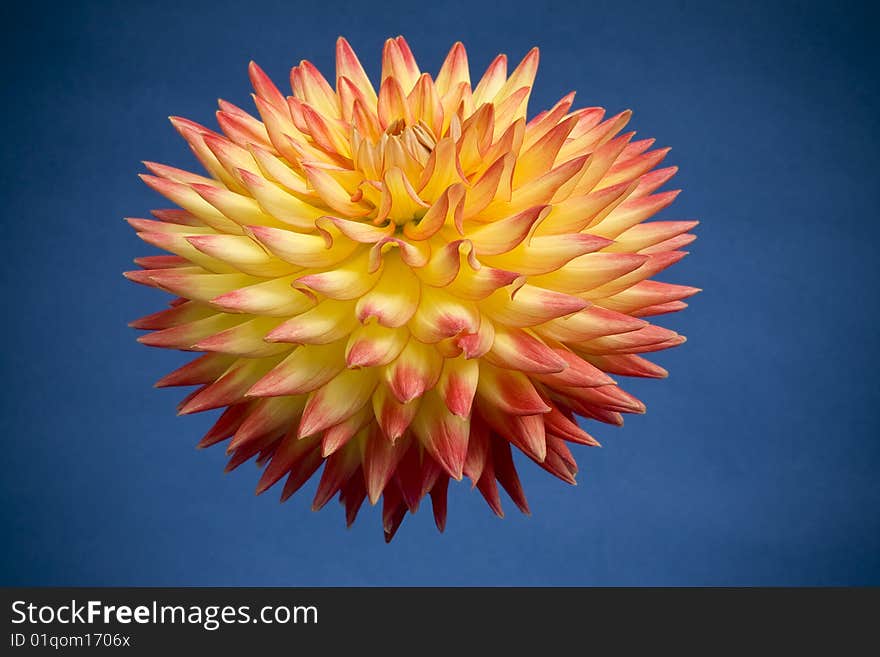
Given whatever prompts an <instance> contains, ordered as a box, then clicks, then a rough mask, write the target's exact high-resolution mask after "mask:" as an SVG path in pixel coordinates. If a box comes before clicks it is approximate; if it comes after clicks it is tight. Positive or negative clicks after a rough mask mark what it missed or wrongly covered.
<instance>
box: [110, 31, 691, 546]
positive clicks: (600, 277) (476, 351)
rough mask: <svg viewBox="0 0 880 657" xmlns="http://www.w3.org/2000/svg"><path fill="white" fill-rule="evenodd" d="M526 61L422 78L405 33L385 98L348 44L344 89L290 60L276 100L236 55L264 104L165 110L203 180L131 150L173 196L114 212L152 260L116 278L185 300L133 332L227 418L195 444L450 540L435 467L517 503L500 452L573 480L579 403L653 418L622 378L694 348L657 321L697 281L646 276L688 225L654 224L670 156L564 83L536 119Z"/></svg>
mask: <svg viewBox="0 0 880 657" xmlns="http://www.w3.org/2000/svg"><path fill="white" fill-rule="evenodd" d="M537 67H538V51H537V49H535V50H533V51H531V52H530V53H528V54H527V55H526V57H525V58H524V59H523V60H522V62H520V63H519V65H518V66H516V68H515V69H514V70H513V71H512V72H511V73H510V74H508V70H507V60H506V57H505V56H504V55H499V56H498V57H497V58H496V59H495V60H494V61H493V62H492V63H491V64H490V66H489V68H488V70H487V71H486V72H485V74H484V75H483V76H482V78H481V79H480V80H479V81H478V82H477V83H476V85H473V84H472V83H471V78H470V72H469V67H468V62H467V56H466V53H465V49H464V47H463V46H462V45H461V44H460V43H457V44H455V45H454V46H453V47H452V49H451V51H450V52H449V55H448V56H447V58H446V60H445V62H444V63H443V66H442V68H441V69H440V71H439V73H438V74H437V76H436V77H432V76H431V75H429V74H427V73H423V72H421V70H420V69H419V67H418V65H417V63H416V61H415V59H414V57H413V55H412V52H411V51H410V48H409V46H408V45H407V43H406V41H405V40H404V39H403V38H402V37H398V38H396V39H389V40H388V41H387V42H386V44H385V48H384V52H383V56H382V72H381V80H380V83H379V85H378V88H377V87H375V86H374V85H373V83H372V82H371V81H370V79H369V77H368V76H367V74H366V73H365V71H364V69H363V67H362V66H361V63H360V62H359V60H358V58H357V57H356V56H355V53H354V51H353V50H352V49H351V47H350V46H349V44H348V42H347V41H346V40H345V39H342V38H340V39H339V41H338V42H337V47H336V77H335V81H334V82H335V84H331V83H330V82H328V81H327V80H326V79H325V78H324V77H323V76H322V75H321V73H320V72H319V71H318V70H317V69H316V68H315V67H314V66H313V65H312V64H310V63H309V62H307V61H303V62H302V63H300V64H299V65H298V66H295V67H294V68H293V70H292V71H291V73H290V86H291V94H290V95H285V94H284V93H282V92H281V91H280V90H279V89H278V87H277V86H276V85H275V84H274V83H273V82H272V81H271V80H270V79H269V78H268V77H267V76H266V75H265V74H264V73H263V71H262V70H261V69H260V68H259V67H258V66H257V65H256V64H253V63H251V65H250V69H249V72H250V78H251V82H252V84H253V87H254V95H253V100H254V103H255V105H256V112H257V113H256V115H254V114H251V113H248V112H246V111H244V110H242V109H240V108H239V107H236V106H234V105H232V104H230V103H227V102H225V101H222V100H221V101H220V109H219V111H218V112H217V121H218V124H219V128H220V130H219V131H214V130H211V129H209V128H206V127H204V126H202V125H199V124H197V123H194V122H192V121H188V120H186V119H182V118H177V117H173V118H172V119H171V120H172V123H173V124H174V126H175V127H176V128H177V130H178V131H179V132H180V134H181V136H182V137H183V138H184V139H185V140H186V142H187V143H188V144H189V146H190V148H191V149H192V151H193V152H194V153H195V155H196V157H197V158H198V160H199V161H200V163H201V164H202V165H203V167H204V169H205V173H204V174H196V173H190V172H188V171H183V170H181V169H177V168H174V167H170V166H166V165H161V164H156V163H153V162H147V163H145V164H146V167H147V169H149V171H150V173H149V174H148V175H143V176H142V178H143V180H144V181H145V182H146V183H147V185H149V186H150V187H151V188H153V189H154V190H155V191H157V192H158V193H159V194H161V195H162V196H164V197H165V198H167V199H168V200H169V201H171V203H172V204H173V205H174V206H175V207H174V208H173V209H163V210H155V211H153V213H152V214H153V218H152V219H129V220H128V221H129V223H130V224H131V226H132V227H133V228H134V229H135V230H136V231H137V234H138V236H139V237H141V238H142V239H143V240H144V241H146V242H147V243H149V244H152V245H154V246H156V247H158V248H159V249H162V250H163V251H165V252H166V253H167V254H166V255H154V256H148V257H144V258H139V259H137V260H136V263H137V264H138V265H139V266H140V269H139V270H136V271H132V272H127V273H126V275H127V276H128V277H129V278H130V279H132V280H134V281H136V282H138V283H142V284H144V285H148V286H152V287H155V288H159V289H162V290H164V291H166V292H169V293H171V294H172V295H174V299H173V301H172V302H171V304H170V307H169V308H168V309H166V310H162V311H160V312H158V313H155V314H152V315H148V316H146V317H143V318H141V319H139V320H137V321H135V322H133V323H132V326H134V327H135V328H138V329H144V330H147V331H149V333H146V334H144V335H143V336H141V337H140V341H141V342H143V343H144V344H147V345H150V346H155V347H164V348H170V349H180V350H185V351H193V352H200V353H201V354H202V355H200V356H199V357H197V358H196V359H195V360H193V361H192V362H190V363H188V364H187V365H184V366H183V367H181V368H180V369H178V370H176V371H175V372H172V373H171V374H169V375H167V376H166V377H164V378H163V379H162V380H161V381H159V383H158V385H160V386H196V388H195V390H194V391H193V392H192V393H191V394H189V396H187V397H186V398H185V399H184V400H183V402H182V403H181V404H180V407H179V410H180V412H181V413H184V414H186V413H195V412H200V411H207V410H211V409H223V411H222V414H221V415H220V416H219V418H218V419H217V421H216V423H215V424H214V426H213V427H212V428H211V429H210V430H209V431H208V433H207V435H205V437H204V438H203V439H202V441H201V442H200V443H199V444H200V446H208V445H213V444H215V443H219V442H222V441H228V446H227V451H228V453H229V455H230V461H229V466H228V468H229V469H232V468H235V467H237V466H238V465H240V464H241V463H243V462H245V461H247V460H249V459H251V458H256V460H257V462H258V463H259V464H260V465H262V466H264V469H263V474H262V477H261V478H260V481H259V484H258V487H257V491H258V492H262V491H264V490H266V489H268V488H270V487H271V486H273V485H274V484H276V483H278V482H279V481H281V480H282V479H285V482H284V484H283V492H282V498H283V499H286V498H288V497H289V496H291V495H293V494H294V493H295V492H296V491H297V490H298V489H299V488H301V487H302V486H303V485H304V484H305V483H306V482H307V481H308V480H309V479H310V478H311V477H312V476H313V475H315V474H316V473H317V472H318V471H319V470H320V471H321V473H320V481H319V483H318V485H317V492H316V494H315V498H314V502H313V506H314V508H316V509H317V508H320V507H322V506H324V505H325V504H326V503H327V502H328V501H329V500H331V499H332V498H333V497H337V496H338V498H339V499H340V501H341V502H342V504H343V506H344V508H345V514H346V518H347V521H348V522H349V524H350V523H351V522H353V521H354V518H355V516H356V515H357V513H358V510H359V509H360V507H361V506H362V504H363V502H364V501H365V500H367V499H368V500H369V501H370V502H371V503H374V504H375V503H377V502H379V501H380V500H381V502H382V522H383V528H384V531H385V536H386V539H388V540H390V539H391V537H392V536H393V535H394V533H395V532H396V531H397V529H398V527H399V526H400V524H401V522H402V521H403V519H404V517H405V516H406V514H407V513H411V512H415V511H416V509H417V508H418V506H419V504H420V502H421V500H422V499H423V498H424V497H425V496H426V495H429V496H430V497H431V501H432V505H433V510H434V517H435V519H436V522H437V526H438V527H439V528H440V529H441V530H442V529H443V527H444V525H445V522H446V491H447V486H448V482H449V479H450V478H451V479H456V480H460V479H462V478H463V477H464V476H466V477H468V478H469V479H470V480H471V481H472V482H473V484H474V486H475V487H476V488H477V489H478V490H479V491H480V493H481V494H482V496H483V497H484V498H485V500H486V502H487V503H488V504H489V506H490V507H491V508H492V510H493V511H495V513H497V514H498V515H502V507H501V498H500V494H499V488H498V487H499V485H500V486H501V487H502V488H503V489H504V490H505V491H506V492H507V494H508V495H509V496H510V498H511V499H512V500H513V502H514V504H516V506H517V507H519V508H520V509H521V510H522V511H524V512H528V505H527V502H526V498H525V495H524V493H523V490H522V487H521V485H520V481H519V478H518V476H517V472H516V469H515V467H514V461H513V454H512V450H513V449H514V448H515V449H516V450H519V451H520V452H522V453H523V454H525V455H526V456H527V457H529V458H530V459H532V460H533V461H534V462H535V463H537V464H538V465H539V466H540V467H542V468H544V469H545V470H547V471H548V472H550V473H551V474H553V475H555V476H557V477H559V478H560V479H562V480H563V481H566V482H569V483H574V480H575V474H576V472H577V466H576V464H575V460H574V458H573V457H572V454H571V452H570V451H569V445H570V444H572V443H574V444H579V445H597V444H598V443H597V442H596V441H595V440H594V439H593V437H592V436H590V435H589V434H588V433H587V432H586V431H584V429H583V428H581V426H580V425H579V424H578V422H577V420H576V416H581V417H582V418H589V419H593V420H598V421H600V422H606V423H610V424H616V425H620V424H622V423H623V419H622V414H623V413H642V412H644V410H645V407H644V405H643V404H642V402H640V401H639V400H638V399H636V398H634V397H633V396H632V395H630V394H628V393H626V392H624V391H623V390H622V389H621V388H620V387H618V385H617V383H616V381H615V379H614V378H612V377H614V376H641V377H654V378H661V377H664V376H665V375H666V372H665V371H664V370H663V369H662V368H661V367H659V366H657V365H655V364H653V363H651V362H650V361H648V360H647V359H645V358H644V357H643V356H642V355H641V354H644V353H647V352H653V351H657V350H660V349H666V348H668V347H673V346H676V345H678V344H680V343H682V342H683V341H684V337H683V336H680V335H678V334H676V333H675V332H673V331H670V330H668V329H665V328H662V327H660V326H657V325H654V324H651V323H649V321H648V319H647V318H649V317H652V316H655V315H660V314H663V313H668V312H673V311H677V310H680V309H682V308H684V307H685V306H686V304H685V303H684V301H683V300H684V299H685V298H687V297H689V296H691V295H692V294H694V293H695V292H697V291H698V290H697V289H696V288H692V287H686V286H681V285H672V284H668V283H661V282H657V281H654V280H651V279H652V277H653V276H654V275H655V274H657V273H658V272H660V271H661V270H663V269H665V268H666V267H668V266H670V265H672V264H673V263H675V262H677V261H678V260H680V259H681V258H682V257H683V256H684V255H685V252H684V251H682V250H681V249H682V248H683V247H685V246H686V245H687V244H688V243H690V242H691V241H692V240H693V239H694V236H693V235H692V234H691V233H690V232H689V231H690V230H691V229H692V228H693V227H694V226H695V225H696V222H695V221H650V222H647V221H646V220H647V219H649V218H651V217H652V216H653V215H654V214H655V213H657V212H658V211H660V210H661V209H663V208H665V207H666V206H668V205H669V204H670V203H671V202H672V201H673V199H674V198H675V196H676V194H677V192H676V191H662V192H658V191H657V190H658V189H659V188H660V187H661V186H662V185H664V183H666V182H667V181H668V180H669V179H670V178H671V177H672V176H673V174H674V173H675V168H674V167H669V168H657V167H658V166H659V165H660V163H661V161H662V160H663V158H664V156H665V155H666V153H667V150H668V149H654V148H653V140H650V139H644V140H634V139H633V135H634V133H632V132H624V129H625V126H626V125H627V122H628V120H629V118H630V112H628V111H627V112H622V113H620V114H616V115H614V116H611V117H606V116H605V111H604V110H603V109H601V108H599V107H587V108H583V109H573V107H572V105H573V101H574V94H573V93H572V94H569V95H567V96H565V97H564V98H562V99H561V100H560V101H559V102H558V103H556V104H555V105H554V106H553V107H551V108H550V109H548V110H546V111H543V112H540V113H538V114H536V115H535V116H534V117H533V118H531V119H530V120H529V119H527V105H528V101H529V95H530V93H531V89H532V84H533V82H534V79H535V74H536V71H537Z"/></svg>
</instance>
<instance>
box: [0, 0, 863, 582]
mask: <svg viewBox="0 0 880 657" xmlns="http://www.w3.org/2000/svg"><path fill="white" fill-rule="evenodd" d="M26 4H27V3H15V4H14V6H13V5H12V3H7V6H6V8H5V9H4V10H3V11H4V16H3V25H4V35H3V39H2V48H3V50H4V52H3V57H2V62H3V64H2V66H3V69H4V70H3V80H4V87H3V96H4V97H3V104H2V112H3V114H4V120H3V140H4V142H5V143H4V146H3V150H2V155H0V168H2V189H3V191H2V195H3V202H2V208H3V218H2V229H3V230H2V244H3V258H2V263H0V267H2V281H3V308H4V321H3V322H2V326H0V332H2V344H3V348H2V373H3V387H2V395H0V404H2V414H0V418H2V427H3V437H2V441H3V456H2V459H0V476H2V480H0V499H2V504H0V527H2V529H0V534H2V539H0V541H2V554H0V559H2V563H0V583H2V584H7V585H10V584H20V585H32V584H56V585H60V584H77V585H89V584H92V585H110V584H115V585H346V584H348V585H379V584H387V585H424V584H435V585H446V584H454V585H471V584H475V585H508V584H519V585H539V584H544V585H568V584H577V585H596V584H603V585H640V584H646V585H682V584H687V585H707V584H733V585H752V584H880V514H878V509H880V484H878V482H880V479H878V466H880V441H878V438H880V435H878V434H880V432H878V404H880V394H878V378H877V370H878V365H880V362H878V342H877V321H878V310H880V309H878V297H880V295H878V285H877V283H878V273H880V272H878V269H880V266H878V258H877V245H878V244H880V230H878V223H880V222H878V216H877V208H878V202H880V198H878V197H880V194H878V177H877V161H878V160H877V157H878V156H877V146H878V140H877V138H878V100H880V94H878V82H877V73H878V67H877V63H878V62H877V50H876V43H872V40H874V39H875V35H874V33H873V27H872V26H873V25H875V24H876V16H871V15H868V13H867V12H868V10H867V9H865V8H864V7H862V6H860V5H862V4H867V3H858V4H857V3H834V6H831V3H803V2H801V3H796V4H795V3H784V2H778V3H764V2H760V3H759V2H754V3H743V2H712V3H688V2H674V3H673V2H666V3H655V2H642V3H632V2H620V1H614V2H606V1H593V2H583V3H582V2H547V3H536V2H517V1H514V2H505V3H502V4H501V5H499V4H498V3H495V2H483V1H476V0H470V1H468V2H451V1H443V0H435V1H434V2H428V3H413V2H409V1H407V2H394V1H392V2H389V1H386V2H382V3H375V4H373V5H371V4H369V3H364V2H352V3H343V2H337V1H332V0H327V1H322V2H316V3H312V2H301V3H296V2H291V1H290V0H287V1H284V2H260V1H258V0H255V1H251V2H228V1H225V0H216V1H214V2H210V3H205V4H200V3H194V2H182V1H180V0H178V1H176V2H142V3H133V2H91V3H82V2H80V3H69V6H67V7H65V6H64V4H62V3H53V4H52V5H51V6H41V5H39V4H33V5H30V6H28V7H26V6H25V5H26ZM499 7H503V8H499ZM398 33H403V34H405V35H406V36H407V37H408V39H409V41H410V43H411V44H412V46H413V49H414V50H415V52H416V56H417V57H418V58H419V59H420V61H421V63H422V65H423V68H424V69H425V70H430V71H436V70H437V68H438V67H439V65H440V63H441V61H442V59H443V57H444V56H445V54H446V52H447V50H448V48H449V46H450V45H451V44H452V42H453V41H455V40H457V39H461V40H462V41H464V42H465V44H466V45H467V47H468V52H469V56H470V61H471V68H472V71H473V72H474V73H475V74H476V73H479V72H481V71H482V70H483V69H484V68H485V66H486V65H487V64H488V63H489V61H490V60H491V58H492V57H493V56H494V54H495V53H497V52H506V53H508V54H509V55H510V56H511V58H514V59H516V60H518V59H519V58H520V57H521V56H522V55H523V54H525V53H526V51H527V50H528V49H529V48H530V47H531V46H532V45H535V44H536V45H538V46H540V47H541V49H542V67H541V70H540V71H539V76H538V82H537V89H536V91H535V93H534V95H533V101H532V105H531V107H532V110H533V111H535V110H537V109H539V108H542V107H545V106H548V105H550V104H551V103H552V102H554V101H555V100H556V99H557V98H559V97H560V96H562V95H563V94H565V93H566V92H568V91H569V90H571V89H577V90H578V91H579V95H578V99H577V101H578V104H579V105H580V106H584V105H592V104H600V105H603V106H605V107H607V108H609V110H610V111H619V110H621V109H624V108H627V107H631V108H633V109H634V110H635V116H634V119H633V122H632V123H631V125H632V126H633V128H634V129H637V130H639V131H640V135H642V136H654V137H657V138H658V144H660V145H664V144H668V145H671V146H673V151H672V153H671V154H670V156H669V157H668V159H667V162H668V163H671V164H677V165H679V166H680V167H681V171H680V173H679V174H678V176H677V177H676V178H675V180H674V181H673V183H674V185H673V186H674V187H682V188H684V190H685V191H684V193H683V194H682V195H681V196H680V198H679V199H678V201H677V202H676V203H675V204H674V205H673V206H672V208H670V209H669V210H667V211H665V213H664V215H663V216H664V217H666V218H699V219H701V220H702V224H701V226H700V227H699V228H698V232H699V236H700V237H699V240H698V241H697V242H696V243H695V245H694V247H693V254H692V255H691V256H690V257H689V258H687V259H685V260H684V261H683V262H682V263H681V264H679V265H677V266H676V267H674V268H673V269H672V270H670V271H669V272H667V274H666V276H665V280H669V281H671V282H677V283H688V284H693V285H698V286H700V287H702V288H705V290H706V291H705V292H704V293H703V294H701V295H699V296H698V297H696V298H695V299H694V300H693V303H692V305H691V308H689V309H688V310H687V311H686V312H684V313H680V314H678V315H674V316H670V317H668V318H667V319H665V320H664V323H665V325H667V326H669V327H671V328H674V329H676V330H679V331H681V332H683V333H685V334H687V335H688V336H690V341H689V342H688V343H687V344H686V345H684V346H683V347H680V348H678V349H675V350H673V351H671V352H667V353H664V354H662V355H660V356H659V357H658V361H659V362H660V363H661V364H663V365H664V366H666V367H667V368H668V369H670V370H671V372H672V374H671V376H670V378H669V379H668V380H666V381H639V380H636V381H633V382H632V383H631V385H630V387H629V389H630V390H632V391H633V392H635V393H636V394H637V395H638V396H639V397H641V398H642V399H644V400H645V401H646V403H647V404H648V409H649V410H648V414H647V415H646V416H644V417H632V418H628V420H627V426H626V427H625V428H624V429H614V428H610V427H605V426H599V427H594V429H595V433H596V435H597V437H598V438H599V439H600V440H601V441H602V442H603V443H604V445H605V447H604V448H603V449H601V450H599V449H593V450H587V449H585V448H580V449H578V450H577V454H576V455H577V456H578V457H579V462H580V463H581V476H580V480H579V481H580V485H579V486H578V487H577V488H570V487H567V486H565V485H562V484H561V483H559V482H557V481H556V480H554V479H552V478H551V477H550V476H549V475H547V474H546V473H545V472H543V471H542V470H539V469H538V468H536V467H534V466H531V467H530V466H526V467H525V468H524V469H523V470H522V475H523V479H524V484H525V487H526V491H527V494H528V496H529V499H530V502H531V506H532V510H533V516H532V517H531V518H526V517H523V516H520V515H519V514H518V513H517V512H516V511H515V509H514V507H513V505H512V504H511V503H510V502H509V501H508V502H507V503H506V508H507V510H508V516H507V518H506V519H504V520H498V519H496V518H495V517H494V516H492V515H491V513H490V511H489V510H488V508H487V507H486V506H485V504H484V503H483V501H482V499H481V498H480V497H479V496H478V494H477V493H476V492H471V491H470V490H469V489H468V487H467V486H466V485H459V486H455V487H453V488H452V492H451V499H450V521H449V527H448V529H447V532H446V533H445V534H444V535H437V534H436V533H435V530H434V528H433V523H432V520H431V518H430V512H429V511H428V510H426V509H423V510H422V511H421V512H420V513H419V514H418V515H417V516H416V517H414V518H413V517H410V518H408V519H407V521H406V522H405V524H404V526H403V528H402V529H401V532H400V534H399V535H398V537H397V538H396V539H395V541H394V542H393V543H392V544H391V545H390V546H386V545H385V544H384V543H383V541H382V532H381V529H380V526H379V514H378V509H371V508H366V509H365V511H364V512H362V516H361V517H360V518H359V521H358V523H357V524H356V526H355V527H354V528H353V529H352V530H350V531H348V532H346V530H345V529H344V528H343V519H342V513H341V510H340V509H339V508H338V507H337V505H336V504H335V503H332V504H331V505H330V506H329V507H328V508H327V509H325V510H324V511H323V512H321V513H318V514H313V513H312V512H311V511H309V508H308V507H309V501H310V492H311V490H313V485H312V487H310V488H309V489H307V490H306V491H305V492H304V493H302V494H301V495H300V496H298V497H296V498H294V499H293V500H292V501H290V502H288V503H287V504H286V505H284V506H280V505H278V503H277V501H276V499H277V497H276V496H277V494H278V491H277V490H275V489H273V490H272V491H271V492H270V493H268V494H267V495H265V496H262V497H259V498H258V497H255V496H254V494H253V488H254V486H255V485H256V481H257V478H258V477H257V472H256V471H255V469H254V467H253V465H251V464H246V465H245V466H242V468H240V469H239V470H238V471H236V472H235V473H233V474H231V475H225V476H224V475H223V474H222V469H223V465H224V463H225V458H224V454H223V449H222V448H221V447H216V448H213V449H211V450H206V451H198V450H196V449H194V445H195V443H196V442H197V440H198V438H199V436H200V435H201V434H202V433H203V432H204V431H205V430H206V429H207V427H208V426H209V425H210V424H211V422H212V418H210V417H207V416H194V417H187V418H177V417H175V412H174V406H175V403H176V401H177V400H178V398H179V397H180V396H181V394H180V391H175V390H171V391H169V390H165V391H157V390H154V389H153V388H152V387H151V384H152V383H153V381H155V380H156V379H158V378H159V377H160V376H161V375H162V374H164V373H166V372H167V371H169V370H171V369H173V368H174V367H176V366H178V365H180V364H182V363H183V362H184V361H185V360H186V357H185V356H184V355H182V354H179V353H173V352H164V351H161V350H152V349H148V348H146V347H143V346H141V345H139V344H137V343H136V342H135V337H136V334H135V332H134V331H132V330H130V329H128V328H126V322H127V321H128V320H130V319H133V318H135V317H139V316H141V315H144V314H147V313H148V312H152V311H153V310H155V309H158V308H159V306H160V304H164V301H165V297H164V296H163V295H160V294H158V293H155V292H154V291H151V290H147V289H145V288H141V287H140V286H136V285H133V284H131V283H129V282H127V281H125V280H124V279H123V278H122V276H121V275H120V272H122V271H123V270H125V269H130V268H132V266H131V264H130V263H131V259H132V258H133V257H135V256H137V255H142V254H145V253H148V252H150V248H149V247H146V246H145V245H144V244H142V243H141V242H140V241H139V240H138V239H137V238H136V237H135V235H134V233H133V231H132V230H130V229H129V228H128V227H127V225H125V224H124V223H123V222H122V220H121V218H122V217H123V216H146V213H147V212H148V210H149V209H150V208H152V207H163V205H162V202H161V201H160V200H159V197H158V196H156V195H155V194H154V193H153V192H151V191H150V190H149V189H147V188H146V187H145V186H144V185H142V184H141V183H140V181H139V180H138V179H137V177H136V175H135V174H136V173H138V172H139V171H141V170H142V168H141V165H140V164H139V161H140V160H141V159H151V160H156V161H159V162H167V163H169V164H177V165H180V166H187V165H191V164H192V163H193V161H194V160H193V158H192V156H191V155H190V153H189V151H188V149H187V148H186V147H185V145H184V144H183V142H182V141H181V140H180V139H179V138H178V136H177V134H176V133H175V131H174V130H173V129H172V127H171V125H170V124H168V122H167V119H166V117H167V116H168V115H169V114H179V115H183V116H187V117H190V118H192V119H195V120H198V121H201V122H206V123H209V124H211V125H213V123H212V121H213V111H214V108H215V99H216V98H217V97H223V98H226V99H228V100H231V101H232V102H235V103H237V104H240V105H242V106H246V107H250V106H251V105H250V101H249V95H248V94H249V86H248V83H247V77H246V65H247V62H248V60H250V59H251V58H253V59H255V60H256V61H258V62H259V63H260V64H261V65H262V66H263V67H264V68H265V69H266V70H267V72H269V74H270V75H271V76H272V77H273V78H275V79H276V81H278V82H279V84H283V85H284V86H285V87H286V85H287V82H286V80H287V73H288V70H289V67H290V66H291V65H293V64H295V63H297V62H298V61H299V60H300V59H301V58H307V59H310V60H311V61H313V62H314V63H315V64H317V65H318V67H319V68H321V69H322V70H323V71H325V72H328V73H329V72H332V62H333V47H334V40H335V38H336V37H337V35H339V34H344V35H346V36H347V37H348V38H349V39H350V41H351V42H352V44H353V45H354V47H355V49H356V50H358V52H359V53H360V55H361V57H362V59H363V60H364V61H365V63H366V64H367V65H368V66H369V70H370V72H371V73H372V74H374V75H375V74H377V73H378V62H379V53H380V49H381V46H382V43H383V41H384V39H385V38H386V37H387V36H393V35H396V34H398Z"/></svg>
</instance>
